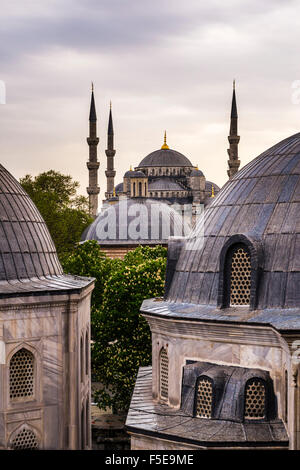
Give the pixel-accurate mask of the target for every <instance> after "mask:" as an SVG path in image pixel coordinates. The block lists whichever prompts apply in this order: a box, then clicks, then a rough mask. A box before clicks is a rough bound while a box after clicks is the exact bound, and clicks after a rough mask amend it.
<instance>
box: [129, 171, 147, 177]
mask: <svg viewBox="0 0 300 470" xmlns="http://www.w3.org/2000/svg"><path fill="white" fill-rule="evenodd" d="M129 173H130V175H129V178H146V175H145V173H143V172H142V171H140V170H135V171H130V172H129Z"/></svg>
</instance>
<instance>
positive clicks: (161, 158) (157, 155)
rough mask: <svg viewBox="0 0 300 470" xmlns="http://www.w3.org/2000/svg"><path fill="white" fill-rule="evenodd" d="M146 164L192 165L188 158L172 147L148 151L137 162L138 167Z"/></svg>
mask: <svg viewBox="0 0 300 470" xmlns="http://www.w3.org/2000/svg"><path fill="white" fill-rule="evenodd" d="M148 166H151V167H152V166H153V167H156V166H172V167H173V166H179V167H182V166H190V167H192V166H193V165H192V163H191V162H190V160H189V159H188V158H187V157H185V156H184V155H182V153H179V152H177V151H176V150H172V149H160V150H155V151H154V152H152V153H149V155H147V156H146V157H145V158H143V160H142V161H141V163H140V164H139V168H145V167H148Z"/></svg>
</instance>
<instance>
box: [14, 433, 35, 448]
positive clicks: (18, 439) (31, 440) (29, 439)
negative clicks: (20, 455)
mask: <svg viewBox="0 0 300 470" xmlns="http://www.w3.org/2000/svg"><path fill="white" fill-rule="evenodd" d="M11 447H12V449H14V450H35V449H38V441H37V438H36V435H35V434H34V432H33V431H31V430H30V429H27V428H23V429H22V430H21V431H20V432H19V433H18V434H17V435H16V436H15V437H14V439H13V441H12V443H11Z"/></svg>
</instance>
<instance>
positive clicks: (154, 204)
mask: <svg viewBox="0 0 300 470" xmlns="http://www.w3.org/2000/svg"><path fill="white" fill-rule="evenodd" d="M189 231H190V225H189V223H188V221H187V220H186V219H184V218H183V217H181V215H179V214H178V213H177V212H176V211H175V210H174V209H173V208H172V207H170V206H169V205H168V204H165V203H162V202H158V201H155V200H153V199H150V198H147V199H145V198H131V199H122V200H120V201H119V202H118V203H116V204H113V205H110V206H107V207H106V208H104V209H103V210H102V211H101V212H100V213H99V215H98V216H97V218H96V219H95V220H94V222H92V224H91V225H90V226H89V227H88V228H87V229H86V230H85V232H84V233H83V235H82V238H81V241H82V242H84V241H87V240H96V241H97V242H98V243H99V244H100V245H103V246H104V245H128V244H130V245H135V244H136V245H141V244H145V245H151V244H153V245H157V244H161V243H163V244H166V243H167V241H168V238H169V236H176V235H177V236H182V235H183V234H187V233H189Z"/></svg>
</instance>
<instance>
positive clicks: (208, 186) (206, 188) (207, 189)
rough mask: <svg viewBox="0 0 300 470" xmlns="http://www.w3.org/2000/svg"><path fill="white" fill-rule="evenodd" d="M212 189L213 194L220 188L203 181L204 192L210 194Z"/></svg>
mask: <svg viewBox="0 0 300 470" xmlns="http://www.w3.org/2000/svg"><path fill="white" fill-rule="evenodd" d="M212 187H214V192H215V194H216V193H218V192H219V191H220V188H219V186H218V185H217V184H215V183H212V182H211V181H205V191H206V192H208V193H209V194H211V192H212Z"/></svg>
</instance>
